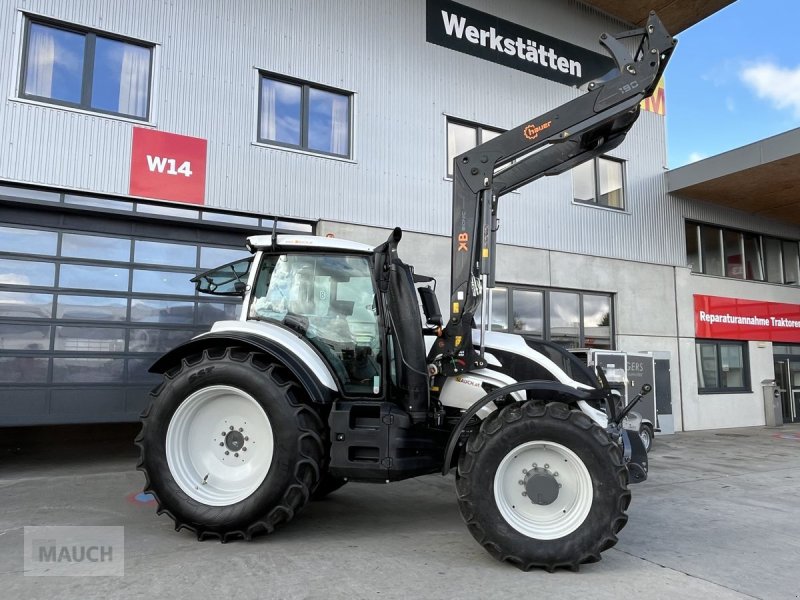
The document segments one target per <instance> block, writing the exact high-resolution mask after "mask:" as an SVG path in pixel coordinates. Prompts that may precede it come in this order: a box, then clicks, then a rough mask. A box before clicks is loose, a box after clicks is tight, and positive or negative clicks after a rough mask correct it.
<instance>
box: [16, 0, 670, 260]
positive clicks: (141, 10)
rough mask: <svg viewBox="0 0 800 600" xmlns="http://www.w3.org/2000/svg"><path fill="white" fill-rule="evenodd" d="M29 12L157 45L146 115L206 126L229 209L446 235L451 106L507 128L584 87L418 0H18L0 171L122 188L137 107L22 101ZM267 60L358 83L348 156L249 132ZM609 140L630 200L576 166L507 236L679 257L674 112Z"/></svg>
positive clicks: (519, 206) (572, 14) (553, 28)
mask: <svg viewBox="0 0 800 600" xmlns="http://www.w3.org/2000/svg"><path fill="white" fill-rule="evenodd" d="M463 1H464V3H466V4H469V5H471V6H474V7H475V8H478V9H481V10H484V11H486V12H490V13H492V14H495V15H497V16H500V17H502V18H505V19H508V20H511V21H514V22H517V23H520V24H522V25H524V26H528V27H531V28H534V29H536V30H538V31H542V32H545V33H547V34H549V35H553V36H555V37H558V38H561V39H564V40H567V41H569V42H572V43H575V44H578V45H581V46H584V47H587V48H590V49H593V50H596V51H600V48H599V46H598V43H597V39H598V37H599V34H600V33H601V32H603V31H606V30H607V31H612V32H614V31H618V30H620V29H623V28H624V25H623V24H621V23H620V22H618V21H614V20H612V19H610V18H608V17H607V16H605V15H603V14H601V13H599V12H598V11H596V10H594V9H592V8H589V7H586V6H585V5H583V4H580V3H578V2H575V1H573V0H570V1H564V2H552V1H551V0H499V1H495V2H489V1H488V0H463ZM21 11H27V12H30V13H34V14H40V15H44V16H48V17H52V18H56V19H60V20H64V21H67V22H70V23H75V24H77V25H83V26H88V27H94V28H97V29H100V30H104V31H108V32H111V33H116V34H122V35H126V36H130V37H133V38H138V39H142V40H146V41H150V42H154V43H156V44H157V46H156V54H155V75H154V82H153V94H152V108H151V114H152V125H153V126H154V127H156V128H158V129H160V130H164V131H170V132H175V133H180V134H184V135H192V136H198V137H203V138H206V139H208V173H207V193H206V202H207V204H208V205H209V206H213V207H220V208H228V209H233V210H245V211H252V212H258V213H266V214H276V215H281V216H297V217H305V218H309V217H311V218H321V219H327V220H333V221H342V222H349V223H357V224H364V225H372V226H384V227H386V226H394V225H399V226H401V227H403V228H405V229H409V230H414V231H418V232H426V233H436V234H446V233H449V231H448V229H449V226H450V225H449V224H450V222H451V220H450V193H451V191H450V188H451V185H450V182H449V181H447V180H446V179H445V173H446V164H445V163H446V133H445V123H446V115H450V116H453V117H457V118H461V119H468V120H472V121H476V122H479V123H482V124H486V125H490V126H494V127H501V128H510V127H513V126H516V125H518V124H519V123H521V122H524V121H526V120H528V119H530V118H531V117H533V116H535V115H538V114H541V113H542V112H545V111H546V110H549V109H551V108H553V107H554V106H556V105H558V104H561V103H563V102H565V101H567V100H569V99H571V98H573V97H575V96H576V95H577V94H578V93H579V92H578V91H577V90H575V89H573V88H570V87H567V86H564V85H561V84H558V83H555V82H552V81H549V80H545V79H542V78H539V77H535V76H532V75H529V74H526V73H523V72H520V71H516V70H513V69H510V68H507V67H503V66H500V65H497V64H494V63H491V62H488V61H485V60H481V59H478V58H475V57H472V56H468V55H465V54H461V53H459V52H455V51H452V50H449V49H446V48H442V47H439V46H435V45H432V44H428V43H427V42H426V41H425V2H424V0H408V1H404V2H396V1H394V0H306V1H304V2H294V1H291V0H282V1H279V0H274V1H271V2H263V1H262V0H236V1H231V2H197V1H196V0H169V1H167V0H135V1H126V0H114V1H111V0H9V1H7V2H4V3H3V5H2V7H1V8H0V39H4V40H10V42H9V43H10V45H11V46H12V47H13V48H14V49H15V51H14V52H13V53H6V54H5V58H4V59H3V60H0V86H2V91H3V95H4V96H5V98H6V99H4V100H3V101H1V102H0V130H2V131H3V132H4V138H5V140H6V143H7V144H9V145H8V146H6V150H5V151H4V152H2V153H0V179H8V180H14V181H23V182H32V183H41V184H48V185H55V186H60V187H68V188H75V189H81V190H89V191H93V192H103V193H116V194H125V193H127V191H128V178H129V165H130V154H131V135H132V134H131V130H132V127H133V126H134V124H133V123H131V122H129V121H125V120H120V119H114V118H109V117H105V116H97V115H92V114H86V113H80V112H75V111H70V110H64V109H60V108H54V107H50V106H40V105H34V104H31V103H27V102H23V101H19V100H17V99H16V96H17V86H18V83H17V79H18V75H19V68H20V67H19V65H20V58H19V52H20V49H21V45H22V44H21V36H22V28H21V24H22V22H23V19H22V16H21V14H22V13H21ZM258 69H264V70H268V71H273V72H276V73H281V74H285V75H290V76H292V77H296V78H300V79H305V80H308V81H311V82H316V83H319V84H323V85H328V86H333V87H338V88H342V89H345V90H350V91H352V92H354V94H355V107H354V136H353V148H354V155H353V160H352V161H342V160H336V159H331V158H324V157H319V156H312V155H308V154H303V153H299V152H292V151H287V150H285V149H275V148H270V147H265V146H263V145H256V144H255V143H254V140H255V138H256V123H257V115H256V112H257V91H258V71H257V70H258ZM613 155H614V156H617V157H619V158H623V159H625V160H626V161H627V162H626V167H625V169H626V178H627V199H626V205H627V208H626V211H625V212H619V211H613V210H604V209H597V208H593V207H587V206H584V205H578V204H574V203H573V202H572V201H571V198H572V178H571V175H570V174H569V173H567V174H563V175H561V176H558V177H555V178H550V179H548V180H544V181H539V182H536V183H534V184H532V185H530V186H528V187H527V188H523V189H522V190H521V191H520V193H515V194H511V195H509V196H506V197H505V198H504V199H503V201H502V208H501V213H500V218H501V229H500V234H499V240H500V241H501V242H504V243H507V244H515V245H523V246H534V247H540V248H550V249H554V250H562V251H566V252H575V253H585V254H596V255H602V256H609V257H616V258H627V259H632V260H639V261H646V262H653V263H661V264H682V263H683V262H684V254H685V251H684V247H683V234H682V221H681V218H682V214H681V211H682V206H681V203H680V202H678V201H675V200H672V199H669V198H668V197H667V195H666V192H665V184H664V177H663V169H664V167H665V164H666V155H665V131H664V118H663V117H660V116H657V115H655V114H652V113H644V114H643V115H642V117H641V119H640V120H639V122H638V123H637V124H636V125H635V127H634V129H633V131H632V132H631V134H630V136H629V138H628V140H626V142H625V143H624V144H623V145H622V146H620V147H619V148H618V149H616V150H615V151H614V153H613Z"/></svg>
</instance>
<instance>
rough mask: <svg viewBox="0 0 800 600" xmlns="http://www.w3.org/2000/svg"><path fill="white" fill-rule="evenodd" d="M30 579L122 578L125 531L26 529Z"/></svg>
mask: <svg viewBox="0 0 800 600" xmlns="http://www.w3.org/2000/svg"><path fill="white" fill-rule="evenodd" d="M24 545H25V553H24V557H25V558H24V563H25V568H24V573H25V575H27V576H73V577H86V576H109V575H112V576H114V575H117V576H122V575H124V574H125V568H124V561H125V544H124V527H94V526H87V527H55V526H53V527H25V532H24Z"/></svg>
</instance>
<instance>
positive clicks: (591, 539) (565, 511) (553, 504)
mask: <svg viewBox="0 0 800 600" xmlns="http://www.w3.org/2000/svg"><path fill="white" fill-rule="evenodd" d="M627 483H628V474H627V469H626V468H625V466H624V464H623V462H622V452H621V450H620V448H619V446H618V445H617V444H615V443H614V442H613V441H612V440H611V438H610V437H609V436H608V434H607V433H606V432H605V431H604V430H603V429H602V428H600V427H599V426H597V425H596V424H595V423H594V422H593V421H592V420H591V419H590V418H589V417H588V416H586V415H585V414H583V413H582V412H580V411H576V410H570V409H569V408H568V407H567V406H566V405H564V404H560V403H551V404H548V405H546V406H545V405H543V404H540V403H536V402H533V401H530V402H527V403H525V404H522V405H520V404H513V405H509V406H507V407H505V408H503V409H502V410H500V411H498V412H495V413H494V414H493V415H491V416H490V417H488V418H487V419H486V420H485V421H484V422H483V423H482V424H481V427H480V429H479V430H478V431H476V432H475V433H473V434H472V436H471V437H470V439H469V441H468V443H467V446H466V449H465V451H464V452H463V453H462V455H461V456H460V458H459V464H458V471H457V475H456V490H457V493H458V504H459V508H460V510H461V514H462V516H463V518H464V520H465V521H466V523H467V526H468V528H469V531H470V533H471V534H472V536H473V537H474V538H475V539H476V540H477V541H478V543H480V544H481V545H482V546H483V547H484V548H485V549H486V550H487V551H488V552H489V553H490V554H491V555H492V556H494V557H495V558H497V559H499V560H503V561H508V562H510V563H512V564H514V565H515V566H517V567H518V568H520V569H522V570H525V571H527V570H529V569H531V568H533V567H543V568H545V569H547V570H549V571H552V570H554V569H556V568H557V567H566V568H569V569H572V570H577V569H578V567H579V566H580V565H581V564H583V563H588V562H596V561H598V560H600V553H601V552H603V551H604V550H607V549H608V548H611V547H612V546H613V545H614V544H616V542H617V533H619V531H620V530H621V529H622V528H623V527H624V526H625V523H626V522H627V520H628V517H627V516H626V514H625V511H626V509H627V508H628V505H629V504H630V497H631V496H630V492H629V491H628V486H627Z"/></svg>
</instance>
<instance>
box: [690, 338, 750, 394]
mask: <svg viewBox="0 0 800 600" xmlns="http://www.w3.org/2000/svg"><path fill="white" fill-rule="evenodd" d="M701 345H705V346H713V347H714V348H715V350H716V359H717V365H716V367H717V370H716V375H717V386H716V387H708V386H706V387H700V373H699V371H697V372H696V374H697V393H698V394H751V393H752V392H753V387H752V380H751V377H750V351H749V344H748V342H746V341H740V340H709V339H702V338H701V339H695V344H694V348H695V349H694V351H695V366H696V368H697V369H699V368H700V364H699V363H698V361H697V357H698V352H699V351H700V346H701ZM722 346H736V347H738V348H740V349H741V351H742V386H741V387H722V386H721V384H720V382H721V381H722V373H723V371H722V352H720V348H721V347H722Z"/></svg>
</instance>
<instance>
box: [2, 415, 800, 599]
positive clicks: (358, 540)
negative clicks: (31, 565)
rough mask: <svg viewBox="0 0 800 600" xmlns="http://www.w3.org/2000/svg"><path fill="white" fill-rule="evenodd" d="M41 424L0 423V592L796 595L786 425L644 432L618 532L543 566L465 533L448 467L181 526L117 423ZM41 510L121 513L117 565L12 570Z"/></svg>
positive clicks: (79, 519) (84, 595) (109, 520)
mask: <svg viewBox="0 0 800 600" xmlns="http://www.w3.org/2000/svg"><path fill="white" fill-rule="evenodd" d="M48 431H49V430H47V429H44V430H40V431H39V432H38V433H37V434H36V435H33V436H26V435H25V434H24V431H23V432H22V433H20V431H19V430H17V431H15V432H13V433H14V435H6V436H5V438H4V437H3V436H4V434H3V430H0V507H2V509H1V510H0V598H9V599H11V598H25V599H38V598H47V599H51V598H52V599H62V598H63V599H69V598H76V599H77V598H81V599H92V598H145V597H153V598H197V599H202V598H223V599H225V600H233V599H236V600H240V599H242V600H243V599H249V598H267V599H272V598H280V599H283V598H325V599H328V598H351V599H359V598H404V599H405V598H413V599H416V598H435V599H438V598H442V599H444V598H459V599H467V598H558V599H559V600H568V599H573V598H574V599H581V600H583V599H586V598H592V599H593V600H602V599H606V598H608V599H610V598H614V599H615V600H618V599H619V598H631V597H633V598H646V599H648V600H649V599H651V598H681V599H684V598H687V599H690V598H703V599H707V598H723V599H724V598H763V599H769V600H774V599H797V598H800V569H798V566H800V426H796V425H786V426H783V427H780V428H764V427H756V428H746V429H726V430H717V431H705V432H690V433H680V434H676V435H672V436H660V437H657V438H656V443H655V447H654V449H653V451H652V453H651V467H650V468H651V473H650V479H649V480H648V481H647V482H645V483H642V484H639V485H636V486H633V488H632V489H633V502H632V504H631V507H630V510H629V515H630V519H629V521H628V525H627V526H626V528H625V529H624V530H623V531H622V532H621V534H620V539H619V543H618V544H617V545H616V546H615V547H614V548H612V549H611V550H608V551H607V552H605V553H604V554H603V560H601V561H600V562H599V563H596V564H592V565H584V566H583V567H582V568H581V570H580V572H578V573H573V572H569V571H557V572H555V573H552V574H551V573H547V572H544V571H531V572H528V573H523V572H521V571H519V570H517V569H516V568H514V567H513V566H510V565H508V564H502V563H499V562H496V561H495V560H494V559H493V558H491V557H490V556H489V555H488V554H487V553H486V552H485V551H484V550H483V549H482V548H481V547H480V546H479V545H478V544H477V543H475V541H474V540H473V539H472V537H471V536H470V534H469V533H468V532H467V529H466V527H465V526H464V524H463V522H462V520H461V517H460V514H459V512H458V508H457V506H456V502H455V492H454V484H453V476H452V475H450V476H448V477H441V476H437V475H432V476H427V477H421V478H418V479H413V480H408V481H404V482H399V483H393V484H390V485H377V484H353V483H351V484H348V485H346V486H345V487H343V488H342V489H341V490H339V491H337V492H335V493H334V494H332V495H331V496H330V497H329V498H327V499H325V500H322V501H318V502H314V503H312V504H311V505H309V506H308V507H307V508H306V509H305V510H304V511H303V512H302V513H300V514H299V515H298V516H297V517H296V518H295V519H294V520H293V521H292V522H291V523H289V524H288V525H287V526H285V527H283V528H282V529H279V530H278V531H277V532H276V533H274V534H273V535H269V536H263V537H260V538H257V539H256V540H254V541H252V542H249V543H248V542H243V541H239V542H230V543H227V544H220V543H219V542H216V541H205V542H198V541H197V540H196V539H195V537H194V536H192V535H191V534H190V533H188V532H186V531H182V532H175V531H174V530H173V527H172V524H171V521H170V520H169V519H168V518H167V517H166V516H161V517H158V516H156V514H155V506H154V505H153V503H152V501H151V500H149V499H148V498H147V497H144V496H143V495H142V494H140V492H141V489H142V484H143V476H142V475H141V473H139V472H137V471H136V470H135V469H134V464H135V458H136V453H135V450H134V449H133V447H132V445H131V439H132V436H133V434H134V431H135V428H134V427H131V426H115V427H106V428H105V429H103V430H102V431H103V434H102V435H97V432H98V431H100V430H98V429H94V430H93V429H92V428H87V429H86V430H84V431H88V432H89V433H80V434H73V435H67V436H63V437H64V438H65V439H51V438H58V437H59V436H51V435H50V434H48V433H47V432H48ZM93 431H94V433H92V432H93ZM3 440H4V441H3ZM41 525H106V526H123V527H124V576H121V577H119V576H116V577H115V576H107V577H42V576H34V574H33V573H31V572H29V573H28V574H26V573H25V569H24V561H23V555H24V553H23V527H24V526H41Z"/></svg>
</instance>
